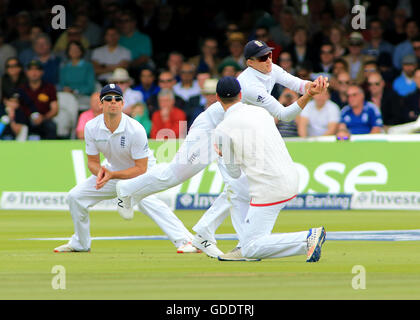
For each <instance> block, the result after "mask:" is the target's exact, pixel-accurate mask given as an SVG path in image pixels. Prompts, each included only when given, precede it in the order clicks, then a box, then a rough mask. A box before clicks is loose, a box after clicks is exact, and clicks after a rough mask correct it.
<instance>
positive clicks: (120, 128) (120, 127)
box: [99, 113, 127, 134]
mask: <svg viewBox="0 0 420 320" xmlns="http://www.w3.org/2000/svg"><path fill="white" fill-rule="evenodd" d="M126 123H127V118H126V116H125V114H124V113H123V114H122V115H121V120H120V124H119V125H118V128H117V129H116V130H115V131H114V132H113V133H112V134H117V133H121V132H124V130H125V126H126ZM99 128H100V129H101V130H105V131H107V132H109V133H111V131H110V130H109V129H108V128H107V126H106V125H105V119H104V115H103V114H102V119H101V124H100V126H99Z"/></svg>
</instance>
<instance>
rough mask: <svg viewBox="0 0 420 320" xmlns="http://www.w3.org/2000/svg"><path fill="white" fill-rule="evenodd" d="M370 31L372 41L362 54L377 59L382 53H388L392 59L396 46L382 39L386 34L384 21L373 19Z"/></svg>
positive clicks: (370, 23)
mask: <svg viewBox="0 0 420 320" xmlns="http://www.w3.org/2000/svg"><path fill="white" fill-rule="evenodd" d="M368 31H369V35H370V40H369V42H368V43H367V45H366V47H365V48H364V49H363V51H362V52H363V53H364V54H366V55H369V56H372V57H375V58H376V59H377V58H378V57H379V55H380V54H381V53H387V54H389V55H390V56H391V57H392V55H393V54H394V46H393V45H392V44H390V43H389V42H388V41H386V40H384V39H383V37H382V36H383V33H384V28H383V26H382V21H381V20H379V19H372V20H371V21H370V22H369V30H368Z"/></svg>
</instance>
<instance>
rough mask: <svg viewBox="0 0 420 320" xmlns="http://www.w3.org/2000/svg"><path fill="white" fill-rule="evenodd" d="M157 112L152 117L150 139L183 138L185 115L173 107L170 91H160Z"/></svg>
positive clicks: (173, 98)
mask: <svg viewBox="0 0 420 320" xmlns="http://www.w3.org/2000/svg"><path fill="white" fill-rule="evenodd" d="M158 104H159V110H157V111H155V112H154V113H153V115H152V130H151V132H150V138H152V139H162V138H165V139H168V138H169V139H176V138H184V137H185V135H186V128H187V115H186V114H185V112H184V111H182V110H181V109H178V108H177V107H175V96H174V93H173V92H172V91H171V90H166V89H162V90H161V91H160V92H159V94H158Z"/></svg>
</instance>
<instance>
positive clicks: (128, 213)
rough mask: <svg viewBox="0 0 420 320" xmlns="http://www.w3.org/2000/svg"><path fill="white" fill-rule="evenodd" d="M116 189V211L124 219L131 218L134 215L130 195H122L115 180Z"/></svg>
mask: <svg viewBox="0 0 420 320" xmlns="http://www.w3.org/2000/svg"><path fill="white" fill-rule="evenodd" d="M115 188H116V190H117V211H118V213H119V214H120V216H121V217H122V218H123V219H125V220H131V219H133V217H134V209H133V206H132V205H131V199H132V198H131V197H123V196H121V193H120V185H119V182H117V185H116V187H115Z"/></svg>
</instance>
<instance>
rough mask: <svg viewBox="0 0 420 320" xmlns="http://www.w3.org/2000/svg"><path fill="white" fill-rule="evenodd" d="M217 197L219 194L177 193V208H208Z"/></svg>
mask: <svg viewBox="0 0 420 320" xmlns="http://www.w3.org/2000/svg"><path fill="white" fill-rule="evenodd" d="M217 197H218V195H217V194H199V193H196V194H189V193H181V194H178V195H177V199H176V209H180V210H182V209H197V210H207V209H208V208H210V207H211V205H212V204H213V202H214V201H215V200H216V198H217Z"/></svg>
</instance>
